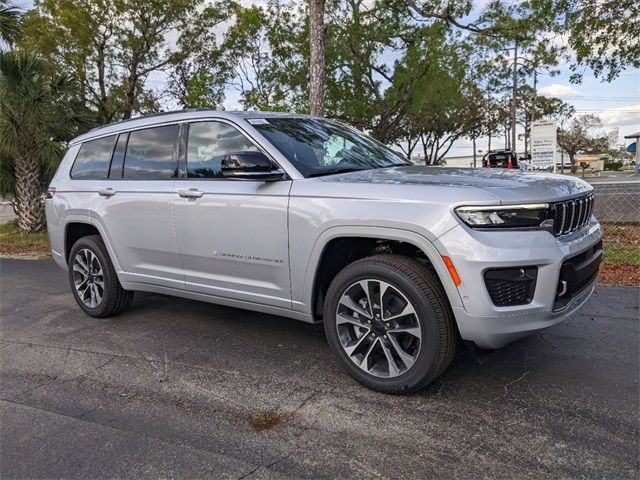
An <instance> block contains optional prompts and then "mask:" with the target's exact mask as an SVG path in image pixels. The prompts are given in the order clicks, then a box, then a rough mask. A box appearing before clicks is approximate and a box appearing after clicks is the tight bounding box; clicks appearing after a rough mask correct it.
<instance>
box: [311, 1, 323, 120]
mask: <svg viewBox="0 0 640 480" xmlns="http://www.w3.org/2000/svg"><path fill="white" fill-rule="evenodd" d="M324 7H325V0H309V48H310V50H309V53H310V55H309V110H310V112H311V115H315V116H318V117H324V88H325V79H324V76H325V58H324V30H325V25H324Z"/></svg>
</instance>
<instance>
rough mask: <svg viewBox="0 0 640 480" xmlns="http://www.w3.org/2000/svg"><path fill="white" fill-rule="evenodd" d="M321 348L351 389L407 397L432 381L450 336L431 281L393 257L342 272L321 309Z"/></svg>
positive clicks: (450, 350)
mask: <svg viewBox="0 0 640 480" xmlns="http://www.w3.org/2000/svg"><path fill="white" fill-rule="evenodd" d="M324 326H325V332H326V335H327V339H328V341H329V345H330V346H331V348H332V350H333V351H334V353H335V354H336V355H337V356H338V358H339V360H340V362H341V363H342V365H343V366H344V367H345V369H346V370H347V371H348V372H349V374H350V375H351V376H352V377H354V378H355V379H356V380H358V381H359V382H361V383H363V384H364V385H366V386H368V387H370V388H373V389H375V390H379V391H382V392H385V393H396V394H397V393H412V392H415V391H417V390H420V389H421V388H423V387H425V386H426V385H427V384H428V383H430V382H431V381H433V380H434V379H435V378H437V377H438V376H440V374H441V373H442V372H444V370H445V369H446V368H447V367H448V366H449V363H451V360H452V359H453V356H454V354H455V348H456V344H457V336H456V330H455V323H454V320H453V316H452V313H451V309H450V307H449V303H448V300H447V297H446V294H445V292H444V289H443V288H442V285H441V284H440V281H439V280H438V278H437V276H436V274H435V273H434V272H432V271H431V270H429V269H428V268H426V267H425V266H424V265H422V264H420V263H419V262H418V261H416V260H414V259H411V258H409V257H404V256H400V255H389V254H384V255H376V256H372V257H367V258H364V259H362V260H358V261H356V262H354V263H352V264H350V265H348V266H346V267H345V268H344V269H343V270H342V271H341V272H340V273H339V274H338V275H337V276H336V277H335V278H334V280H333V282H331V285H330V287H329V290H328V292H327V297H326V301H325V306H324Z"/></svg>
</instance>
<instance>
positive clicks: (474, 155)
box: [473, 137, 476, 168]
mask: <svg viewBox="0 0 640 480" xmlns="http://www.w3.org/2000/svg"><path fill="white" fill-rule="evenodd" d="M473 168H476V137H473Z"/></svg>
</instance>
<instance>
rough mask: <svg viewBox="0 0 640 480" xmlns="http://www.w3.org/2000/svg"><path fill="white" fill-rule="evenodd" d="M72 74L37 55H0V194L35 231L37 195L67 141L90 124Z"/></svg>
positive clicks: (22, 224)
mask: <svg viewBox="0 0 640 480" xmlns="http://www.w3.org/2000/svg"><path fill="white" fill-rule="evenodd" d="M77 92H78V88H77V85H76V84H75V82H74V80H73V78H72V77H70V76H68V75H66V74H61V73H59V72H56V71H53V70H52V69H51V66H50V65H49V64H48V63H46V62H45V61H43V60H42V59H41V58H40V57H39V56H38V55H36V54H34V53H30V52H20V51H11V52H5V53H0V195H2V196H4V197H7V198H9V199H10V200H14V201H15V202H16V203H17V205H18V209H17V210H18V212H17V213H18V218H19V220H20V227H21V229H22V230H23V231H24V232H28V231H32V230H37V228H39V224H40V223H39V222H41V218H40V214H39V210H40V202H39V200H38V197H39V195H40V194H41V193H42V192H43V191H44V190H45V188H46V185H47V183H48V182H49V180H50V179H51V176H52V175H53V173H54V172H55V170H56V168H57V166H58V164H59V162H60V159H61V157H62V154H63V151H64V146H65V143H66V142H67V141H69V140H70V139H71V138H73V137H75V136H76V135H78V134H79V133H82V131H84V129H86V128H87V127H88V126H89V125H90V119H91V117H90V115H89V114H88V112H87V111H86V109H85V107H84V105H83V103H82V102H81V100H80V99H79V98H78V95H77Z"/></svg>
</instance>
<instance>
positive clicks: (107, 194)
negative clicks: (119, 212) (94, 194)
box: [98, 187, 116, 197]
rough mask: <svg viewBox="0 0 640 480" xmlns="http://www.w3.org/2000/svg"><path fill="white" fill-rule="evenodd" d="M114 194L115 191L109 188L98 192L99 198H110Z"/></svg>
mask: <svg viewBox="0 0 640 480" xmlns="http://www.w3.org/2000/svg"><path fill="white" fill-rule="evenodd" d="M115 194H116V191H115V190H114V189H113V188H111V187H109V188H102V189H100V190H98V195H100V196H101V197H112V196H113V195H115Z"/></svg>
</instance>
